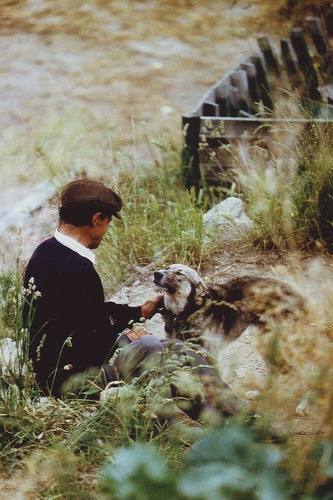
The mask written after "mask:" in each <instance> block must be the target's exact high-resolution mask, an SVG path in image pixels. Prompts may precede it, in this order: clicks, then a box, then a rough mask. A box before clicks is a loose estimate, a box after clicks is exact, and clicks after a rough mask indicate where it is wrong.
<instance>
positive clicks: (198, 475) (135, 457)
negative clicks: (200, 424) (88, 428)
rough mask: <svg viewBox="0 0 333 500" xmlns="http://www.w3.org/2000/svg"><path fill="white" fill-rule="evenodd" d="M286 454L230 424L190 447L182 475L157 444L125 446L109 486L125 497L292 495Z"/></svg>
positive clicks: (106, 473) (106, 476)
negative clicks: (284, 464) (284, 468)
mask: <svg viewBox="0 0 333 500" xmlns="http://www.w3.org/2000/svg"><path fill="white" fill-rule="evenodd" d="M281 458H282V456H281V454H280V453H279V452H278V451H277V450H275V449H273V448H272V447H271V446H269V445H265V444H260V445H258V444H256V443H255V441H254V439H253V437H252V435H251V433H250V431H249V430H248V429H241V428H238V427H229V428H226V429H223V430H222V429H219V430H216V431H212V432H210V433H207V434H206V436H204V437H203V438H202V439H201V440H199V441H198V442H197V443H195V444H194V445H193V447H192V449H191V450H190V451H189V453H188V455H187V457H186V460H185V463H186V468H185V471H184V472H183V474H182V475H179V474H175V472H174V471H173V470H172V469H171V468H168V467H167V466H166V462H165V458H163V457H162V456H160V455H159V454H158V453H157V451H156V450H155V449H153V448H152V447H151V446H145V445H142V444H138V445H136V446H134V447H132V448H120V449H118V450H117V451H116V453H115V454H114V455H113V457H112V459H111V460H110V464H108V465H106V466H105V467H104V469H103V475H102V481H103V487H104V489H105V490H106V491H107V492H108V493H110V494H113V495H114V498H117V499H119V500H120V499H121V500H132V499H133V500H134V499H135V500H141V499H147V500H149V499H154V498H158V497H159V492H160V494H161V498H165V499H168V498H174V499H178V500H180V499H186V498H188V499H196V498H197V499H200V500H204V499H207V500H208V499H209V500H222V499H226V500H231V499H233V498H234V499H236V498H237V499H253V500H255V499H260V500H265V499H267V500H269V499H272V498H274V499H276V500H278V499H281V500H285V499H287V498H291V494H292V489H293V487H292V486H291V483H290V481H289V480H288V478H287V476H286V474H285V473H284V472H282V471H281V470H279V468H278V464H279V462H280V460H281ZM154 492H155V493H154Z"/></svg>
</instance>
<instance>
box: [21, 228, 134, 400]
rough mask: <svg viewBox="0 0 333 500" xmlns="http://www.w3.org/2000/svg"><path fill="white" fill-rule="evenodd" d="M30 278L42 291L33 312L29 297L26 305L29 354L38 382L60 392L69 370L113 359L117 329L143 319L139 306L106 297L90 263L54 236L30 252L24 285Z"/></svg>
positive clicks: (52, 391) (47, 390)
mask: <svg viewBox="0 0 333 500" xmlns="http://www.w3.org/2000/svg"><path fill="white" fill-rule="evenodd" d="M30 278H33V279H34V284H35V286H36V291H38V292H40V293H41V294H42V295H41V297H40V298H37V299H36V300H35V301H34V303H33V304H32V306H33V307H32V311H31V312H32V314H30V310H31V300H29V297H27V302H26V304H25V308H24V321H25V323H26V326H27V327H28V328H29V330H30V344H29V355H30V358H31V359H32V362H33V367H34V371H35V373H36V377H37V382H38V384H39V385H40V387H41V388H42V389H43V391H44V392H47V393H49V392H51V393H52V394H54V395H57V393H58V388H59V386H60V384H61V383H62V382H63V381H64V380H65V379H66V377H67V376H68V375H69V374H71V373H75V372H81V371H84V370H85V369H87V368H88V367H92V366H101V365H102V364H103V363H104V362H106V361H107V359H108V358H110V356H111V355H112V353H113V351H114V348H115V343H116V341H117V336H118V334H119V333H120V332H122V331H123V330H124V329H125V328H126V327H128V323H129V321H130V320H134V321H139V319H140V316H141V307H130V306H128V305H122V304H115V303H113V302H105V299H104V291H103V286H102V283H101V280H100V277H99V275H98V273H97V272H96V270H95V268H94V266H93V264H92V262H91V261H90V260H89V259H87V258H85V257H81V256H80V255H79V254H78V253H76V252H74V251H73V250H71V249H69V248H67V247H66V246H64V245H62V244H61V243H59V242H58V241H57V240H56V239H55V238H54V237H52V238H49V239H48V240H46V241H44V242H43V243H41V244H40V245H39V246H38V248H37V249H36V250H35V252H34V254H33V255H32V257H31V259H30V261H29V263H28V266H27V269H26V273H25V280H24V286H25V288H28V284H29V279H30ZM30 323H31V324H30ZM69 364H70V365H72V366H73V369H72V370H71V372H70V373H69V374H67V373H66V371H65V372H64V370H63V368H64V366H66V365H69Z"/></svg>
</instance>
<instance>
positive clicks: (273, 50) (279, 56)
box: [182, 3, 333, 189]
mask: <svg viewBox="0 0 333 500" xmlns="http://www.w3.org/2000/svg"><path fill="white" fill-rule="evenodd" d="M332 36H333V4H332V3H331V4H329V5H328V6H327V8H326V10H324V16H323V18H319V17H308V18H306V20H305V28H293V29H292V30H291V32H290V38H289V39H282V40H280V47H279V51H278V48H277V47H276V46H275V45H274V43H273V41H272V39H271V37H270V36H261V37H260V38H259V39H258V46H259V50H258V52H257V53H255V54H253V55H252V56H250V57H248V58H247V59H246V60H245V61H244V62H243V63H241V64H240V65H239V66H238V67H237V68H236V69H234V70H233V71H231V72H230V73H229V74H227V75H226V76H225V77H224V78H222V79H221V80H219V81H218V82H217V83H216V84H215V85H213V86H212V87H211V88H210V89H209V90H208V92H207V93H206V94H205V95H204V96H203V98H202V99H201V101H200V102H199V103H198V105H197V107H196V108H195V110H194V111H193V112H191V113H189V114H185V115H183V118H182V127H183V138H184V145H183V151H182V165H183V171H184V175H185V180H186V185H187V187H188V188H189V187H191V186H195V188H197V189H198V188H199V187H200V185H201V182H202V179H203V178H204V179H205V182H207V183H208V184H215V185H216V184H219V182H220V181H221V179H224V181H225V180H227V182H232V175H233V174H232V172H233V171H234V169H235V168H236V169H237V162H236V160H235V155H234V152H233V149H234V146H237V147H243V148H245V149H246V148H247V149H249V146H251V145H253V144H259V145H260V146H262V147H264V148H266V149H268V150H270V149H271V148H272V147H274V144H275V143H276V141H277V140H279V141H282V142H284V141H285V140H289V141H290V140H291V137H290V135H292V134H291V131H293V132H294V131H295V130H298V129H299V128H300V127H305V126H307V125H308V124H309V123H310V122H313V121H316V122H318V123H320V124H322V125H323V126H329V127H331V126H332V123H333V49H332V46H331V37H332ZM278 52H279V53H278Z"/></svg>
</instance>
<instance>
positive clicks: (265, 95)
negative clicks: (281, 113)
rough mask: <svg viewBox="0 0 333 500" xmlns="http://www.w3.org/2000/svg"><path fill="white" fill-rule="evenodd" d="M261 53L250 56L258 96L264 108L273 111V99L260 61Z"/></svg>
mask: <svg viewBox="0 0 333 500" xmlns="http://www.w3.org/2000/svg"><path fill="white" fill-rule="evenodd" d="M261 57H262V56H261V54H256V55H253V56H252V57H251V62H252V63H253V64H254V66H255V69H256V74H257V82H258V90H259V98H260V100H261V101H262V103H263V105H264V106H265V108H267V109H269V110H271V111H273V101H272V97H271V91H270V88H269V83H268V80H267V76H266V72H265V67H264V65H263V62H262V58H261Z"/></svg>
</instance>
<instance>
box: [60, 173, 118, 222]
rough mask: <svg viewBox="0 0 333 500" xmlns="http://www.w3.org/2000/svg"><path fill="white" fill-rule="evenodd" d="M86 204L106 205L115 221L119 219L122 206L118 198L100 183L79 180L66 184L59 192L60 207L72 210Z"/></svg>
mask: <svg viewBox="0 0 333 500" xmlns="http://www.w3.org/2000/svg"><path fill="white" fill-rule="evenodd" d="M87 202H96V203H102V204H103V205H107V206H108V208H110V213H111V214H112V215H113V216H114V217H117V219H121V215H120V214H119V213H118V212H119V211H120V210H121V207H122V204H123V203H122V200H121V198H120V196H119V195H118V194H117V193H115V192H114V191H113V190H112V189H111V188H108V187H106V186H104V184H102V183H101V182H97V181H93V180H91V179H79V180H76V181H72V182H70V183H69V184H66V186H65V187H64V188H63V190H62V192H61V205H62V206H63V207H68V208H70V207H73V208H74V207H78V206H79V205H83V204H85V203H87Z"/></svg>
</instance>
